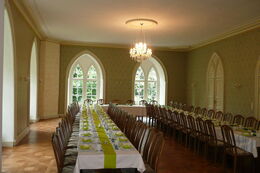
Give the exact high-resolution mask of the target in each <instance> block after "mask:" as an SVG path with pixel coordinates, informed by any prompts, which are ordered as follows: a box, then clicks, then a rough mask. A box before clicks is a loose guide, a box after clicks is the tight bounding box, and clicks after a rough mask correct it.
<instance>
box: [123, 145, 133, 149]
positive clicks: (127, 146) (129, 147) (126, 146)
mask: <svg viewBox="0 0 260 173" xmlns="http://www.w3.org/2000/svg"><path fill="white" fill-rule="evenodd" d="M120 147H121V148H123V149H131V148H133V147H132V145H130V144H122V145H120Z"/></svg>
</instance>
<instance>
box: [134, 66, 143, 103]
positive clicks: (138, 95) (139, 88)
mask: <svg viewBox="0 0 260 173" xmlns="http://www.w3.org/2000/svg"><path fill="white" fill-rule="evenodd" d="M144 83H145V77H144V72H143V70H142V68H141V67H139V68H138V69H137V71H136V75H135V89H134V90H135V91H134V93H135V95H134V100H135V101H136V102H137V103H139V101H140V100H143V99H144Z"/></svg>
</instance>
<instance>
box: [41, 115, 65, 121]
mask: <svg viewBox="0 0 260 173" xmlns="http://www.w3.org/2000/svg"><path fill="white" fill-rule="evenodd" d="M62 116H63V114H56V115H44V116H42V117H40V119H41V120H47V119H52V118H60V117H62Z"/></svg>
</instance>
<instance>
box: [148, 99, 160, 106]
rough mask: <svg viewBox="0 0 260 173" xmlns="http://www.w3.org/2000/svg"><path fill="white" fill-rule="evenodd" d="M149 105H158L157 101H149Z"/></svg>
mask: <svg viewBox="0 0 260 173" xmlns="http://www.w3.org/2000/svg"><path fill="white" fill-rule="evenodd" d="M149 104H151V105H158V101H156V100H151V101H150V102H149Z"/></svg>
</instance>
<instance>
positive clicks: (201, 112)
mask: <svg viewBox="0 0 260 173" xmlns="http://www.w3.org/2000/svg"><path fill="white" fill-rule="evenodd" d="M199 114H201V115H203V116H206V114H207V108H202V109H201V110H200V113H199Z"/></svg>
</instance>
